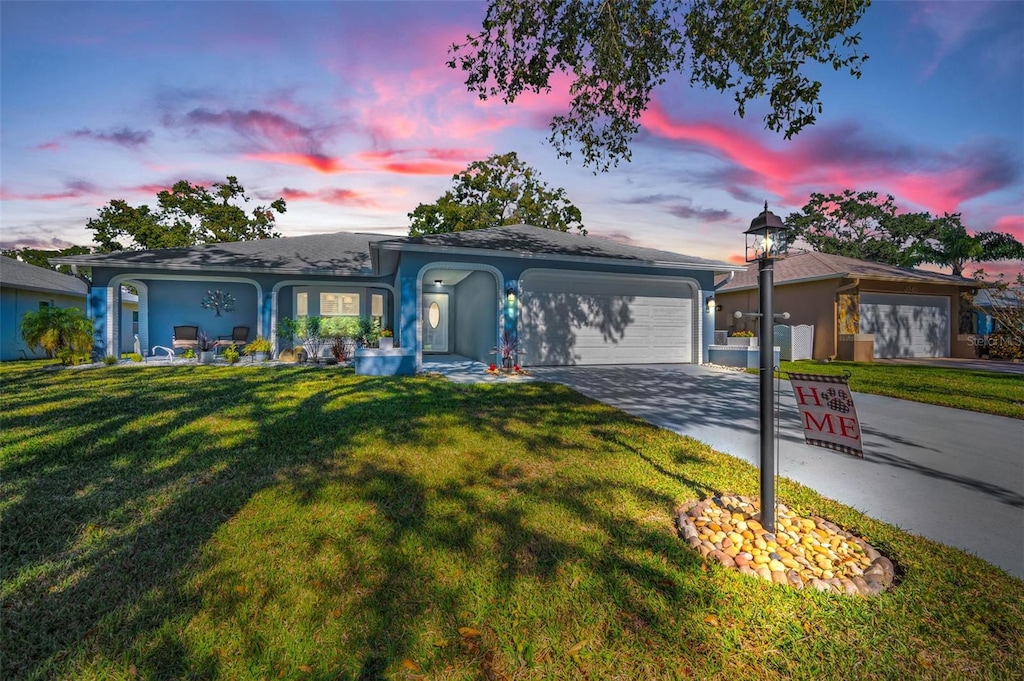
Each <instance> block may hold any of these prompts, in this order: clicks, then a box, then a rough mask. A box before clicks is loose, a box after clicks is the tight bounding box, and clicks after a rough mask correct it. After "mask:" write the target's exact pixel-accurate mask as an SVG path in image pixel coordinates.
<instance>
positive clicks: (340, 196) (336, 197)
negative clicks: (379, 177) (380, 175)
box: [281, 187, 377, 206]
mask: <svg viewBox="0 0 1024 681" xmlns="http://www.w3.org/2000/svg"><path fill="white" fill-rule="evenodd" d="M281 196H282V197H283V198H284V199H285V200H286V201H319V202H321V203H329V204H334V205H337V206H350V205H354V206H376V205H377V204H376V201H374V199H373V198H372V197H370V196H367V195H366V194H364V193H362V192H358V191H356V190H354V189H322V190H320V191H316V192H308V191H305V190H303V189H292V188H291V187H285V188H284V189H282V190H281Z"/></svg>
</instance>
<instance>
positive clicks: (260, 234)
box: [86, 175, 286, 253]
mask: <svg viewBox="0 0 1024 681" xmlns="http://www.w3.org/2000/svg"><path fill="white" fill-rule="evenodd" d="M249 201H250V199H249V197H248V196H246V194H245V188H244V187H243V186H242V185H241V184H239V182H238V178H237V177H234V176H231V175H229V176H228V178H227V181H226V182H224V183H220V182H216V183H214V184H213V186H212V191H211V189H208V188H206V187H204V186H202V185H199V184H192V183H190V182H188V181H186V180H180V181H178V182H176V183H175V184H174V186H173V187H172V188H171V189H170V191H167V190H164V191H161V192H159V193H158V194H157V203H158V206H159V208H158V209H157V210H156V211H153V210H152V209H151V208H150V207H149V206H146V205H143V206H131V205H129V204H128V202H126V201H124V200H122V199H114V200H112V201H110V203H108V204H107V205H106V206H103V207H102V208H101V209H100V210H99V214H98V215H97V216H96V217H95V218H92V219H91V220H89V222H88V224H87V225H86V226H87V227H88V228H89V229H90V230H92V231H93V240H94V241H95V242H96V244H97V245H98V250H99V251H100V252H104V253H106V252H110V251H122V250H135V249H152V248H181V247H186V246H195V245H197V244H211V243H223V242H226V241H251V240H255V239H268V238H273V237H278V236H280V235H279V234H277V233H275V232H274V231H273V228H274V223H275V219H276V216H275V215H274V213H284V212H285V210H286V205H285V201H284V199H277V200H276V201H273V202H272V203H271V204H270V205H268V206H262V205H261V206H257V207H256V208H254V209H252V210H251V211H250V212H248V213H247V212H246V211H245V209H244V208H243V207H242V205H240V204H246V203H248V202H249Z"/></svg>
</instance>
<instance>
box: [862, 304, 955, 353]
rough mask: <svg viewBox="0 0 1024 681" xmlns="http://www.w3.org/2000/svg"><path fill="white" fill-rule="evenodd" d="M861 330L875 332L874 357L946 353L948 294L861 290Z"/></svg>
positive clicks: (947, 340) (947, 349)
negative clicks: (933, 294) (864, 291)
mask: <svg viewBox="0 0 1024 681" xmlns="http://www.w3.org/2000/svg"><path fill="white" fill-rule="evenodd" d="M860 332H861V333H873V334H874V335H875V357H948V356H949V297H948V296H918V295H909V294H901V293H862V294H860Z"/></svg>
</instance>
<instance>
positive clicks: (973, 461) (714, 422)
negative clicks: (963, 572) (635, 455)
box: [534, 365, 1024, 578]
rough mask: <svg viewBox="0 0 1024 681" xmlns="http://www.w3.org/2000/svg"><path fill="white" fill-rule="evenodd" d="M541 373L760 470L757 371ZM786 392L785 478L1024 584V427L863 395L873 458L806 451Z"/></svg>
mask: <svg viewBox="0 0 1024 681" xmlns="http://www.w3.org/2000/svg"><path fill="white" fill-rule="evenodd" d="M534 374H535V376H536V377H537V378H538V379H539V380H545V381H554V382H558V383H564V384H566V385H568V386H569V387H572V388H575V389H576V390H579V391H580V392H582V393H583V394H585V395H587V396H589V397H592V398H594V399H598V400H601V401H602V402H605V403H607V404H610V405H612V406H615V407H618V408H620V409H623V410H624V411H627V412H629V413H631V414H634V415H636V416H640V417H642V418H644V419H646V420H648V421H650V422H651V423H654V424H655V425H658V426H661V427H663V428H667V429H669V430H672V431H675V432H677V433H680V434H683V435H689V436H691V437H694V438H695V439H698V440H701V441H703V442H706V443H708V444H710V445H711V446H712V447H714V448H715V449H717V450H719V451H722V452H726V453H729V454H732V455H734V456H737V457H739V458H741V459H744V460H746V461H748V462H750V463H752V464H754V465H757V462H758V406H757V404H758V403H757V391H758V386H757V377H756V376H754V375H751V374H745V373H739V372H730V371H721V370H715V369H711V368H708V367H701V366H693V365H672V366H665V365H659V366H628V367H625V366H616V367H569V368H539V369H536V370H534ZM781 385H782V389H781V397H780V403H781V423H782V427H781V436H780V447H779V451H780V454H779V460H780V461H779V472H780V474H781V475H784V476H786V477H788V478H791V479H793V480H796V481H798V482H801V483H803V484H805V485H807V486H808V487H811V488H812V489H815V490H817V491H818V492H820V493H821V494H824V495H825V496H827V497H830V498H832V499H835V500H837V501H840V502H842V503H844V504H846V505H848V506H852V507H854V508H856V509H858V510H861V511H863V512H864V513H866V514H867V515H869V516H872V517H874V518H878V519H881V520H884V521H886V522H889V523H892V524H894V525H897V526H899V527H901V528H903V529H905V530H907V531H909V532H913V533H915V534H920V535H923V536H926V537H928V538H930V539H934V540H936V541H939V542H942V543H944V544H949V545H952V546H956V547H959V548H962V549H965V550H966V551H969V552H971V553H974V554H976V555H978V556H980V557H982V558H984V559H985V560H987V561H989V562H990V563H992V564H994V565H997V566H999V567H1001V568H1003V569H1004V570H1006V571H1007V572H1009V573H1010V574H1012V575H1015V576H1017V577H1021V578H1024V421H1021V420H1017V419H1010V418H1005V417H1001V416H990V415H987V414H978V413H975V412H969V411H963V410H960V409H950V408H947V407H936V406H931V405H925V404H918V403H916V402H907V401H905V400H898V399H894V398H889V397H880V396H877V395H865V394H861V393H857V394H855V396H854V398H855V401H856V406H857V412H858V415H859V417H860V421H861V429H862V434H863V441H864V451H865V458H864V459H863V460H862V459H857V458H855V457H852V456H849V455H847V454H841V453H839V452H833V451H830V450H827V449H822V448H819V447H811V446H808V445H806V444H805V443H804V439H803V431H802V429H801V427H800V419H799V416H798V412H797V410H796V403H795V401H794V399H793V393H792V390H791V389H790V387H789V383H788V381H783V382H782V384H781Z"/></svg>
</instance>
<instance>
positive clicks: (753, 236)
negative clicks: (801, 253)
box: [744, 201, 789, 532]
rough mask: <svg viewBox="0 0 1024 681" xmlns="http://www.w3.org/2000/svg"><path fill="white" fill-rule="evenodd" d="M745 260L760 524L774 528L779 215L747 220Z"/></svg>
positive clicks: (783, 242)
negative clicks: (754, 337) (755, 308)
mask: <svg viewBox="0 0 1024 681" xmlns="http://www.w3.org/2000/svg"><path fill="white" fill-rule="evenodd" d="M744 236H745V238H746V258H747V262H748V263H750V262H756V263H757V269H758V287H759V289H760V298H761V309H760V310H759V313H760V314H759V315H758V316H759V317H760V318H761V324H760V333H759V336H760V337H759V338H758V345H759V347H760V350H761V352H760V377H761V389H760V397H761V411H760V426H761V457H760V462H761V525H762V526H764V529H765V530H766V531H768V532H775V437H774V435H775V429H774V427H773V423H772V415H773V413H774V411H775V391H774V389H773V387H772V379H773V378H774V377H775V352H774V350H775V334H774V328H775V269H774V264H775V261H776V260H777V259H779V258H782V257H784V256H785V255H786V250H787V249H788V248H789V229H788V228H787V227H786V225H784V224H783V223H782V219H781V218H780V217H779V216H778V215H776V214H775V213H772V212H771V211H769V210H768V202H767V201H765V203H764V212H762V213H761V214H760V215H758V216H757V217H756V218H754V219H753V220H751V222H750V229H748V230H747V231H746V232H744Z"/></svg>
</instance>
